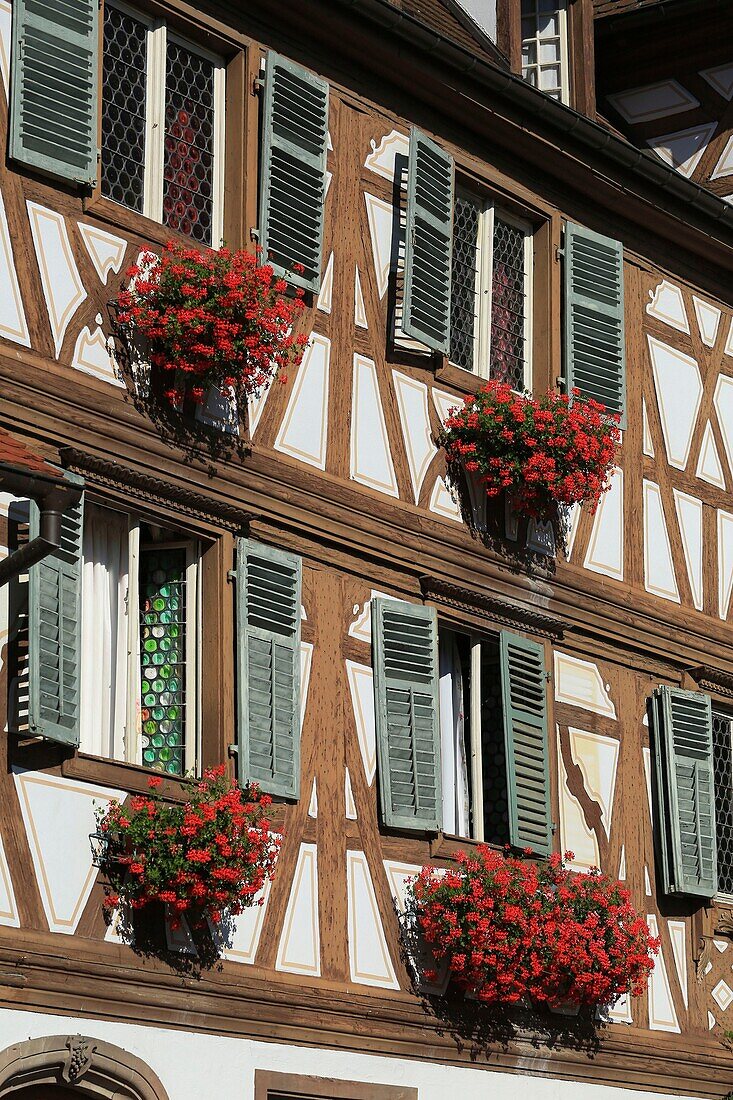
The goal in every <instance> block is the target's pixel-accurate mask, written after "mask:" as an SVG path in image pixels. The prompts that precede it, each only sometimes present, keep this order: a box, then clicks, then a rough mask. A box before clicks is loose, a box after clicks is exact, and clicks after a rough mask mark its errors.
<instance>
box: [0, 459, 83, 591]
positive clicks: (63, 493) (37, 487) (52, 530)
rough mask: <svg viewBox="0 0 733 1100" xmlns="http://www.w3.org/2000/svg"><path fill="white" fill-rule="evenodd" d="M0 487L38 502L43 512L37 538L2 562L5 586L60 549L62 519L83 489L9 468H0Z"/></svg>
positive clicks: (0, 575) (1, 582) (1, 578)
mask: <svg viewBox="0 0 733 1100" xmlns="http://www.w3.org/2000/svg"><path fill="white" fill-rule="evenodd" d="M0 485H2V488H3V489H4V490H6V491H9V492H11V493H13V494H14V495H16V496H23V497H30V498H31V499H32V500H35V502H36V503H37V505H38V509H39V512H40V524H39V534H38V535H37V537H36V538H34V539H32V540H31V541H30V542H28V543H26V545H25V546H20V547H19V548H18V549H17V550H15V551H13V553H12V554H9V555H8V557H6V558H3V560H2V561H0V587H2V586H3V585H4V584H7V583H8V581H11V580H13V578H15V577H17V576H19V575H20V574H21V573H24V572H26V570H28V569H30V567H31V566H32V565H36V563H37V562H39V561H41V560H42V559H43V558H45V557H47V555H48V554H52V553H54V551H55V550H58V549H59V548H60V546H61V519H62V516H63V514H64V512H65V511H66V510H67V509H68V508H72V507H73V506H74V505H75V504H77V503H78V501H79V499H80V497H81V494H82V489H81V486H78V485H72V484H71V483H70V482H68V481H64V480H63V477H60V478H59V479H58V480H57V479H55V478H51V477H45V476H44V475H42V474H28V473H26V472H25V471H22V470H18V469H17V468H14V467H8V466H4V467H2V469H0Z"/></svg>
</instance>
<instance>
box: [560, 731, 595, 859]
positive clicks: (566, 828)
mask: <svg viewBox="0 0 733 1100" xmlns="http://www.w3.org/2000/svg"><path fill="white" fill-rule="evenodd" d="M557 777H558V788H559V795H560V846H561V849H562V851H563V852H572V853H573V858H572V859H571V860H568V862H567V866H568V867H570V868H571V869H572V870H573V871H580V872H584V873H585V872H588V871H590V870H591V869H592V868H593V867H599V866H600V863H601V853H600V849H599V847H598V838H597V837H596V834H595V830H593V829H591V828H590V827H589V826H588V824H587V822H586V820H585V815H584V813H583V810H582V807H581V805H580V803H579V802H578V800H577V798H576V797H575V795H574V794H571V793H570V788H569V786H568V775H567V771H566V769H565V762H564V760H563V758H562V751H561V749H560V730H559V728H558V730H557Z"/></svg>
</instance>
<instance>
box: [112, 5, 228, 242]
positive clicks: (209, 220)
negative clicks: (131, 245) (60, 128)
mask: <svg viewBox="0 0 733 1100" xmlns="http://www.w3.org/2000/svg"><path fill="white" fill-rule="evenodd" d="M223 154H224V66H223V64H222V62H221V60H220V59H218V58H216V57H215V56H214V55H212V54H209V53H208V52H206V51H205V50H202V49H200V48H198V47H196V46H193V45H191V44H190V43H188V42H186V41H184V40H183V39H181V38H179V37H178V36H177V35H175V34H174V33H173V32H172V31H169V30H168V28H167V26H166V24H165V23H164V22H162V21H160V20H151V19H148V18H146V17H144V16H142V15H140V14H137V13H133V12H132V11H131V10H130V9H129V8H127V7H126V6H123V5H122V4H112V3H109V2H108V3H106V4H105V8H104V52H103V66H102V157H101V161H102V164H101V172H102V194H103V195H105V196H106V197H107V198H110V199H112V200H113V201H114V202H117V203H120V204H121V205H122V206H126V207H128V208H129V209H130V210H135V211H137V212H138V213H139V214H143V215H145V216H146V217H148V218H152V219H153V220H154V221H158V222H162V223H163V225H165V226H167V227H168V228H169V229H175V230H178V231H179V232H181V233H185V234H187V235H188V236H190V237H193V239H194V240H196V241H199V242H201V243H202V244H207V245H213V246H214V247H216V246H218V244H219V243H220V241H221V235H222V224H223V223H222V205H223V202H222V200H223Z"/></svg>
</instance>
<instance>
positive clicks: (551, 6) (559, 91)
mask: <svg viewBox="0 0 733 1100" xmlns="http://www.w3.org/2000/svg"><path fill="white" fill-rule="evenodd" d="M567 54H568V46H567V9H566V0H522V76H523V77H524V79H525V80H527V81H528V82H529V83H530V84H532V85H533V86H534V87H535V88H539V89H540V91H543V92H545V93H546V94H547V95H549V96H552V98H553V99H559V100H561V101H562V102H563V103H567V101H568V60H567Z"/></svg>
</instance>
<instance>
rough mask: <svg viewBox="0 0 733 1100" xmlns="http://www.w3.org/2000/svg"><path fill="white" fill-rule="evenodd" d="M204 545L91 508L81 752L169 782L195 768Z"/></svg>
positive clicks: (84, 589)
mask: <svg viewBox="0 0 733 1100" xmlns="http://www.w3.org/2000/svg"><path fill="white" fill-rule="evenodd" d="M198 561H199V545H198V543H197V541H196V540H193V539H190V538H187V537H186V536H184V535H182V533H181V532H179V531H175V530H172V529H165V528H163V527H159V526H157V525H153V524H151V523H149V522H148V521H146V520H143V519H141V518H139V517H137V516H134V515H128V514H127V513H124V512H117V511H114V510H112V509H110V508H103V507H99V506H98V505H95V504H87V506H86V509H85V516H84V529H83V538H82V577H81V708H80V710H81V729H80V742H79V747H80V749H81V751H82V752H88V753H92V754H93V755H95V756H105V757H108V758H111V759H116V760H126V761H128V762H130V763H135V764H142V765H144V766H145V767H149V768H155V769H158V770H161V771H164V772H167V773H169V774H170V775H184V774H185V773H186V772H187V771H190V770H192V769H194V768H195V766H196V759H197V755H198V754H197V743H196V742H197V730H198V728H199V721H198V715H197V709H198V694H199V693H198V690H197V688H198V676H199V657H198V638H199V623H200V611H199V601H200V596H199V576H198V574H199V570H198Z"/></svg>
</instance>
